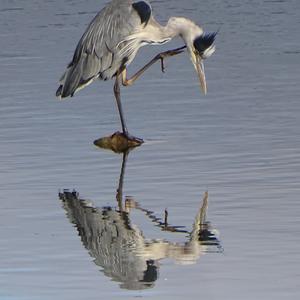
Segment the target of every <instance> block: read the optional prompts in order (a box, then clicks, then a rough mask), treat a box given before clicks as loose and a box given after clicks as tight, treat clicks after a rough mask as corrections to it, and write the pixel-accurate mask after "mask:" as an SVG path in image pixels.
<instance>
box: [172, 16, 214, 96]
mask: <svg viewBox="0 0 300 300" xmlns="http://www.w3.org/2000/svg"><path fill="white" fill-rule="evenodd" d="M168 25H169V26H171V27H173V28H174V31H176V32H177V34H179V35H180V36H181V37H182V39H183V40H184V42H185V44H186V47H187V50H188V52H189V54H190V58H191V61H192V63H193V66H194V68H195V70H196V71H197V74H198V77H199V81H200V86H201V89H202V91H203V93H204V94H206V92H207V88H206V80H205V73H204V65H203V60H204V59H206V58H208V57H210V56H211V55H212V54H213V53H214V51H215V46H214V41H215V37H216V34H217V33H216V32H214V33H204V31H203V29H202V28H201V27H199V26H198V25H197V24H195V23H194V22H193V21H191V20H189V19H187V18H182V17H172V18H171V19H170V20H169V24H168Z"/></svg>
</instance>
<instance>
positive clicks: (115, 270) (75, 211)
mask: <svg viewBox="0 0 300 300" xmlns="http://www.w3.org/2000/svg"><path fill="white" fill-rule="evenodd" d="M126 160H127V154H124V156H123V163H122V168H121V174H120V178H119V184H118V189H117V196H116V199H117V202H118V206H117V208H114V207H110V206H109V207H103V208H95V207H94V205H93V204H92V202H91V201H87V200H83V199H80V198H79V195H78V194H77V192H75V191H74V192H69V191H67V190H66V191H64V192H63V193H60V195H59V196H60V199H61V200H62V202H63V207H64V209H65V210H66V212H67V216H68V218H69V220H70V222H71V223H73V224H75V226H76V228H77V230H78V233H79V235H80V237H81V240H82V243H83V244H84V246H85V247H86V248H87V250H88V251H89V253H90V255H91V256H92V257H94V262H95V264H97V265H98V266H100V267H101V268H102V269H103V273H104V274H105V275H106V276H108V277H110V278H112V280H114V281H117V282H120V283H121V285H120V286H121V287H122V288H126V289H144V288H149V287H153V286H154V282H155V281H156V280H157V278H158V266H159V263H158V261H159V260H161V259H164V258H172V259H174V260H175V261H177V262H179V263H194V262H196V260H197V259H198V258H199V257H200V256H201V255H202V254H204V253H206V252H221V251H222V248H221V246H220V242H219V240H218V239H217V237H216V235H215V232H214V231H213V230H212V229H211V226H210V224H209V223H208V222H207V221H206V210H207V203H208V202H207V201H208V194H207V193H206V194H205V197H204V199H203V203H202V205H201V207H200V209H199V211H198V213H197V214H196V217H195V220H194V224H193V229H192V231H191V232H189V231H188V230H185V229H184V228H182V227H181V226H172V225H170V224H169V223H168V218H167V214H165V218H164V220H162V219H161V218H158V217H156V216H155V214H154V213H153V212H151V211H150V210H148V209H145V208H143V207H142V206H141V205H140V204H139V203H137V202H136V201H135V200H134V199H132V198H127V199H126V201H125V205H123V203H122V202H123V196H122V189H123V180H124V172H125V166H126ZM132 209H138V210H140V211H142V212H143V213H145V215H146V216H147V217H148V218H150V220H151V221H152V222H153V223H154V224H155V225H156V226H159V227H160V228H161V229H162V230H164V231H169V232H177V233H184V234H185V235H187V241H186V242H185V243H183V244H182V243H174V242H169V241H167V240H157V239H146V238H145V237H144V236H143V233H142V231H141V230H140V229H139V228H138V227H137V226H136V225H134V224H132V221H131V216H130V211H131V210H132Z"/></svg>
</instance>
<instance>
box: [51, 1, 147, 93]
mask: <svg viewBox="0 0 300 300" xmlns="http://www.w3.org/2000/svg"><path fill="white" fill-rule="evenodd" d="M141 23H142V20H141V16H140V15H139V13H138V11H137V10H136V9H135V8H134V7H133V6H132V5H131V1H126V0H123V1H122V0H113V1H112V2H110V3H109V4H108V5H107V6H106V7H104V8H103V9H102V10H101V11H100V12H99V13H98V14H97V15H96V16H95V18H94V19H93V20H92V22H91V23H90V24H89V26H88V27H87V29H86V31H85V32H84V34H83V35H82V37H81V39H80V41H79V42H78V44H77V47H76V50H75V52H74V55H73V59H72V61H71V63H70V64H69V65H68V67H67V69H66V71H65V73H64V74H63V76H62V77H61V79H60V86H59V88H58V89H57V91H56V96H57V97H60V98H65V97H68V96H71V97H72V96H73V95H74V93H75V92H76V91H78V90H80V89H82V88H84V87H85V86H87V85H88V84H90V83H91V82H93V81H94V80H95V79H97V78H99V79H102V80H107V79H111V78H112V77H114V76H115V75H116V72H117V71H118V70H119V69H120V68H121V67H122V65H124V64H128V63H130V62H131V61H132V59H133V58H134V56H135V55H136V52H137V50H138V47H134V50H135V51H121V50H122V49H124V47H126V45H127V44H128V43H129V42H128V41H126V42H122V41H124V40H125V39H126V37H128V36H129V35H131V34H132V33H133V32H135V31H136V29H137V28H139V27H140V26H141ZM137 46H138V45H137ZM120 51H121V52H120Z"/></svg>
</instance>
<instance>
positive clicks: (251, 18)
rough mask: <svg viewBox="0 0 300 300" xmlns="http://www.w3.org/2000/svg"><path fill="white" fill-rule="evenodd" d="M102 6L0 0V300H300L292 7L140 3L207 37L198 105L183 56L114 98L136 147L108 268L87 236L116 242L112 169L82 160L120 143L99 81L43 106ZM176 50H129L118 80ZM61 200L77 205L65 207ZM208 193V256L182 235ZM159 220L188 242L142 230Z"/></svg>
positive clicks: (299, 51) (107, 92)
mask: <svg viewBox="0 0 300 300" xmlns="http://www.w3.org/2000/svg"><path fill="white" fill-rule="evenodd" d="M104 2H105V1H95V0H85V1H75V0H69V1H58V0H52V1H36V0H26V1H24V0H1V3H0V41H1V48H0V66H1V69H0V99H1V106H0V140H1V141H0V163H1V171H0V176H1V177H0V178H1V185H0V192H1V193H0V194H1V202H0V237H1V239H0V249H1V250H0V251H1V252H0V253H1V255H0V299H1V300H2V299H5V300H12V299H13V300H15V299H18V300H19V299H21V300H27V299H33V300H35V299H47V300H48V299H64V300H68V299H72V300H74V299H133V298H136V297H139V298H147V299H183V298H185V299H196V298H203V299H231V300H232V299H299V297H300V291H299V281H300V263H299V262H300V235H299V229H300V203H299V192H300V186H299V179H300V152H299V149H300V129H299V128H300V102H299V94H300V85H299V81H300V72H299V70H300V39H299V34H298V33H299V26H300V18H299V15H300V2H299V1H296V0H287V1H284V0H280V1H279V0H278V1H276V0H274V1H271V0H265V1H263V0H262V1H259V0H253V1H246V0H244V1H238V0H231V1H225V0H222V1H221V0H211V1H194V0H193V1H178V0H173V1H171V0H169V1H152V5H153V9H154V11H155V15H156V17H157V19H158V20H159V21H161V22H165V21H166V20H167V19H168V18H169V17H170V16H171V15H178V16H180V15H184V16H187V17H189V18H191V19H193V20H194V21H196V22H197V23H199V24H202V25H203V27H204V28H205V29H206V30H207V31H215V30H218V29H219V28H220V33H219V35H218V37H217V51H216V53H215V54H214V55H213V56H212V57H211V58H210V59H209V60H208V61H207V62H206V74H207V82H208V95H207V96H205V97H204V96H203V95H202V94H201V93H200V91H199V86H198V81H197V78H196V74H195V72H194V70H193V69H192V65H191V63H190V61H189V59H188V57H187V55H186V54H182V55H181V56H178V57H174V58H172V59H169V60H168V61H167V62H166V74H161V73H160V69H159V66H153V67H152V68H151V70H149V71H148V72H147V73H146V74H145V76H144V77H143V78H142V79H140V80H139V81H138V82H137V83H136V84H135V85H134V86H132V87H130V88H126V89H123V90H122V97H123V103H124V107H125V114H126V119H127V122H128V127H129V129H130V130H131V132H132V133H133V134H135V135H137V136H139V137H143V138H144V139H145V140H146V143H145V144H144V145H143V146H142V147H140V148H139V149H136V150H134V151H132V152H131V153H130V154H129V156H128V160H127V165H126V171H125V174H124V182H123V199H124V198H125V197H126V196H127V198H128V197H129V198H130V199H129V202H130V201H131V202H133V203H135V202H138V204H139V206H140V209H134V208H132V209H131V212H130V214H129V215H126V217H125V219H126V218H128V220H127V219H126V220H127V221H126V222H129V224H130V226H131V227H132V228H133V229H134V230H131V231H130V234H131V236H130V238H131V239H132V240H130V238H128V241H129V242H128V243H125V244H124V243H123V244H122V242H121V244H120V248H119V249H120V251H118V252H117V254H116V257H115V259H114V258H112V256H113V255H114V253H115V252H114V251H115V250H114V249H115V248H113V246H111V248H109V246H110V243H111V244H112V245H117V246H118V243H119V240H116V236H118V234H117V233H110V232H109V234H111V235H112V236H106V237H105V238H106V240H104V241H103V242H102V241H101V240H97V234H98V232H100V231H101V230H102V229H103V228H106V227H105V226H106V225H105V226H104V225H103V224H102V223H103V222H104V221H105V219H103V220H104V221H101V220H102V219H101V214H103V213H105V214H107V218H108V221H107V222H110V221H111V222H113V220H114V219H115V223H113V224H117V225H114V226H116V229H118V228H119V229H120V230H124V232H125V233H124V236H126V234H129V233H128V227H126V226H125V225H124V224H125V223H124V219H122V218H121V221H120V217H121V215H120V213H118V210H117V202H116V189H117V187H118V184H119V176H120V172H121V165H122V155H117V154H114V153H111V152H108V151H103V150H100V149H98V148H96V147H95V146H94V145H93V140H95V139H97V138H99V137H101V136H105V135H108V134H111V133H113V132H114V131H115V130H117V129H119V120H118V115H117V112H116V107H115V104H114V98H113V93H112V82H105V83H103V82H100V83H94V84H93V85H91V86H89V87H88V88H87V89H85V90H83V91H81V92H80V93H78V94H77V95H76V97H74V98H73V99H72V100H70V101H63V102H59V101H57V100H56V99H55V98H54V93H55V90H56V88H57V80H58V78H59V77H60V75H61V73H62V72H63V70H64V68H65V66H66V64H67V63H68V62H69V60H70V59H71V55H72V53H73V50H74V48H75V45H76V43H77V41H78V39H79V38H80V36H81V34H82V32H83V31H84V29H85V27H86V25H87V24H88V22H89V21H90V19H91V18H92V17H93V16H94V15H95V13H96V12H97V11H98V10H99V9H100V8H101V7H102V6H103V4H104ZM180 45H181V42H180V41H179V40H177V41H174V42H172V43H171V44H169V45H165V46H164V47H163V48H159V47H152V48H151V47H150V48H144V49H142V50H141V51H140V53H139V55H138V57H137V58H136V60H135V63H134V64H133V65H132V66H131V68H130V72H134V70H137V69H138V68H139V67H140V66H142V65H143V64H144V63H146V62H147V61H148V60H149V59H150V58H152V57H153V56H154V55H155V54H156V53H158V52H159V51H160V50H161V49H168V48H171V47H174V46H180ZM65 188H67V189H70V190H72V189H73V188H74V189H76V191H77V192H79V194H80V198H82V199H85V200H90V202H84V201H82V202H80V201H79V200H78V201H75V203H74V204H73V206H72V203H71V202H70V203H69V204H68V203H64V202H62V201H61V200H60V199H59V195H58V193H59V191H60V190H62V189H65ZM205 191H208V195H209V196H208V204H209V208H208V211H207V216H206V217H207V221H208V222H209V230H210V234H211V236H212V237H215V238H216V241H218V243H219V246H218V247H213V246H211V245H206V246H205V245H204V244H205V243H204V244H203V243H202V244H201V243H200V242H191V235H189V234H188V233H187V232H192V231H193V229H194V230H195V226H194V227H193V223H194V222H195V217H196V218H197V216H198V215H197V213H198V209H199V207H201V205H202V204H201V203H202V199H203V195H204V193H205ZM73 200H74V199H73ZM80 203H87V204H85V205H83V207H82V208H80V205H81V204H80ZM76 205H77V206H78V207H77V206H76ZM93 207H94V208H93ZM103 207H106V212H105V208H103ZM166 208H167V210H168V222H169V223H170V224H172V225H176V226H177V225H180V226H184V227H179V229H182V230H185V231H186V233H174V232H168V231H161V228H160V227H159V226H155V225H157V224H158V223H159V222H160V221H161V220H162V221H163V218H164V210H165V209H166ZM107 210H108V212H107ZM146 211H151V212H152V215H155V216H156V217H157V222H156V223H155V222H153V219H152V221H151V219H150V218H149V217H147V213H145V212H146ZM150 215H151V214H150ZM148 216H149V215H148ZM85 218H86V219H85ZM89 218H90V219H89ZM97 218H98V219H97ZM109 218H111V219H109ZM159 218H160V219H159ZM122 220H123V221H122ZM80 222H83V223H80ZM93 222H94V223H93ZM101 222H102V223H101ZM120 222H121V223H120ZM122 222H123V223H122ZM119 223H120V224H121V225H120V226H121V228H120V227H118V226H119V225H118V224H119ZM195 223H197V222H195ZM198 223H199V222H198ZM126 224H127V223H126ZM127 225H128V224H127ZM103 226H104V227H103ZM124 226H125V227H124ZM107 228H108V227H107ZM90 232H92V233H93V232H94V233H93V234H92V233H90ZM120 232H121V233H122V231H120ZM114 234H115V236H114ZM105 241H106V242H107V244H105ZM103 243H104V246H107V248H105V249H106V250H105V251H106V252H105V253H106V255H107V256H106V257H105V256H104V255H102V254H101V253H102V252H101V251H102V250H103V249H102V246H103ZM113 243H114V244H113ZM135 243H137V244H138V245H139V246H137V245H135ZM146 246H147V247H146ZM155 246H159V247H158V249H156V248H155ZM114 247H115V246H114ZM122 247H123V248H122ZM139 247H140V248H139ZM146 250H147V251H146ZM214 250H216V251H214ZM103 251H104V250H103ZM118 259H120V261H118V262H116V260H118ZM147 261H148V271H149V270H150V271H149V272H150V273H151V270H152V271H153V272H154V273H153V272H152V273H151V274H152V277H151V276H150V277H151V278H150V279H151V280H150V283H149V284H148V285H147V288H145V286H143V284H141V281H142V279H143V278H144V277H143V275H144V274H143V270H144V271H145V268H146V269H147V265H145V264H146V262H147ZM114 264H115V265H116V269H115V270H112V265H114ZM141 265H142V267H140V266H141ZM145 266H146V267H145ZM122 268H123V269H122ZM137 269H138V272H139V273H138V274H137V273H136V274H135V271H136V270H137ZM114 272H115V273H114ZM118 272H119V273H120V276H119V277H118V276H117V275H118ZM149 272H148V273H149ZM148 273H147V274H148ZM150 273H149V274H150ZM116 274H117V275H116ZM124 274H125V275H124ZM151 274H150V275H151ZM123 275H124V276H123ZM122 276H123V277H122ZM139 276H140V277H139ZM155 276H156V277H155ZM122 281H123V282H122ZM124 282H125V283H124ZM132 282H135V285H133V284H132Z"/></svg>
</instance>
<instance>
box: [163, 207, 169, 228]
mask: <svg viewBox="0 0 300 300" xmlns="http://www.w3.org/2000/svg"><path fill="white" fill-rule="evenodd" d="M168 215H169V213H168V211H167V209H165V224H164V225H165V227H167V226H168Z"/></svg>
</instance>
